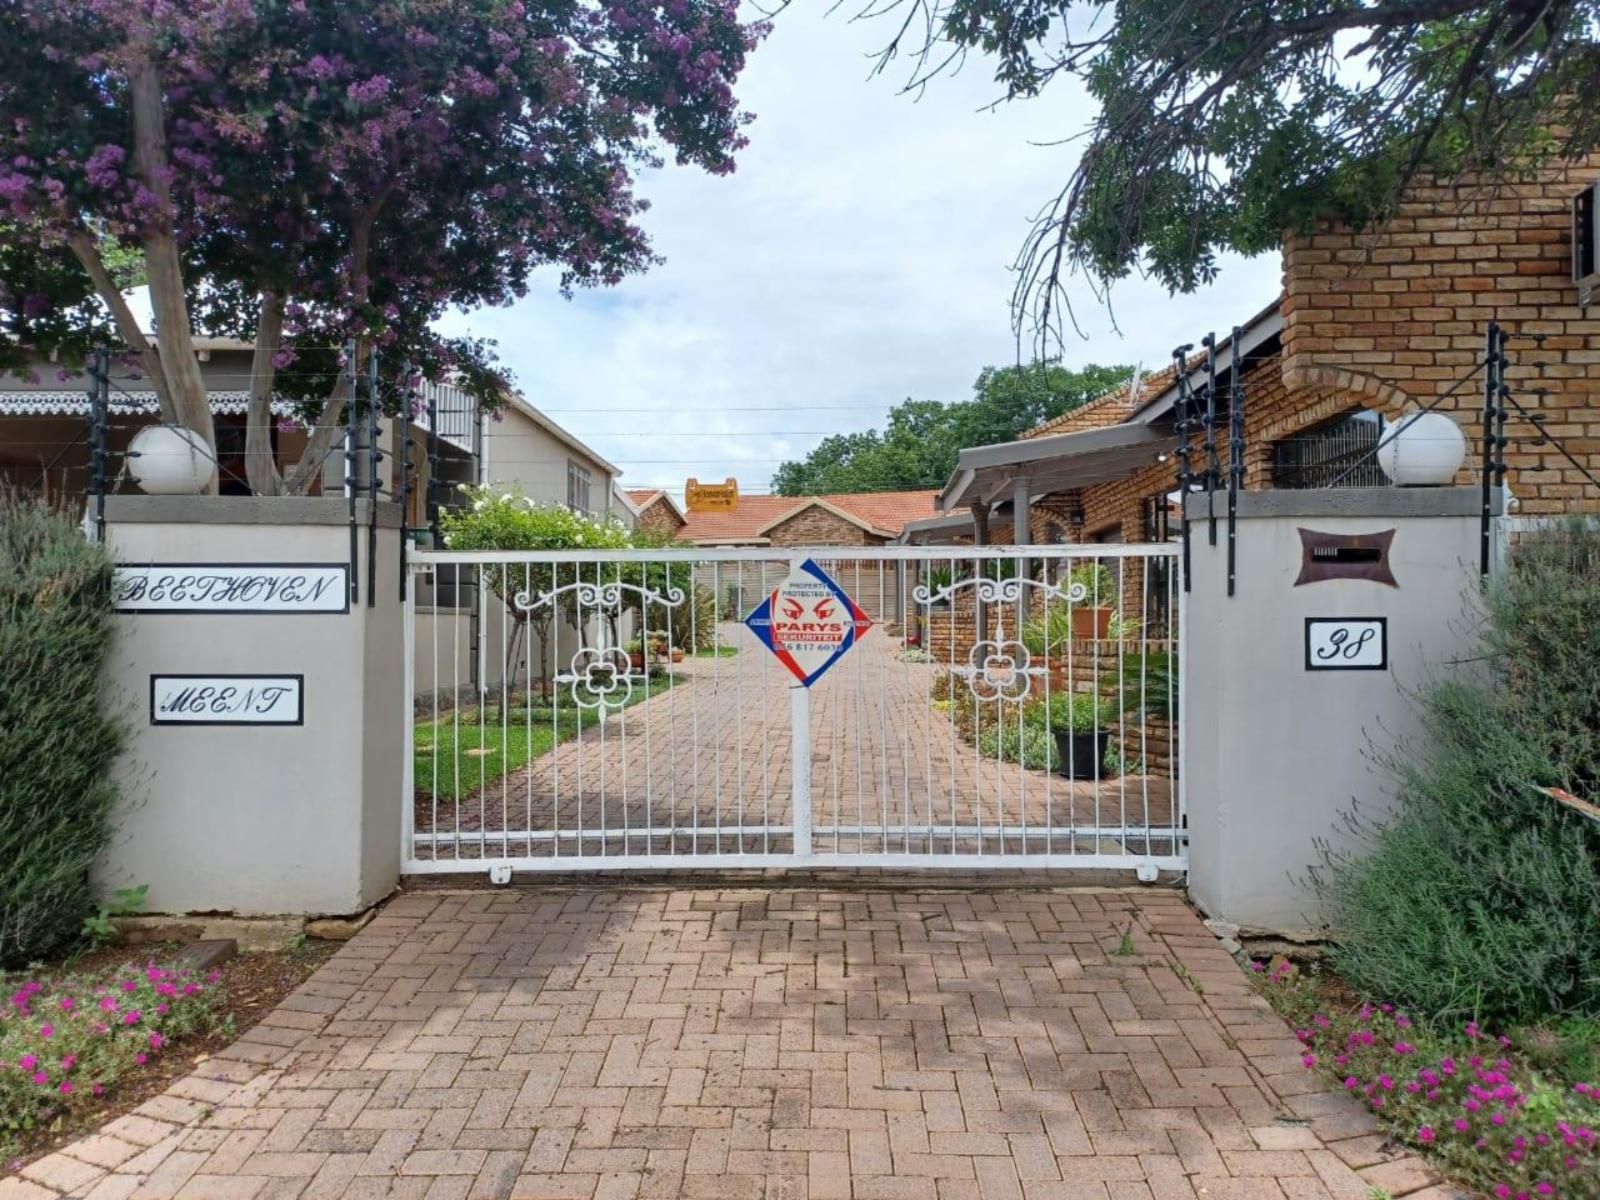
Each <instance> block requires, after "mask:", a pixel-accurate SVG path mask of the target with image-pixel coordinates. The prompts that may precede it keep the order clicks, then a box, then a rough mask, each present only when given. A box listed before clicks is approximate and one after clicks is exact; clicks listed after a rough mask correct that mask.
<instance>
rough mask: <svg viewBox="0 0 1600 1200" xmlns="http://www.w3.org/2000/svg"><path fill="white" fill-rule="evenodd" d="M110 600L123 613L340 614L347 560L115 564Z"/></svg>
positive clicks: (346, 597)
mask: <svg viewBox="0 0 1600 1200" xmlns="http://www.w3.org/2000/svg"><path fill="white" fill-rule="evenodd" d="M114 599H115V603H116V608H117V611H118V612H126V613H177V612H184V613H282V614H291V613H342V612H348V611H350V567H349V564H347V563H149V564H140V563H118V564H117V570H116V582H115V591H114Z"/></svg>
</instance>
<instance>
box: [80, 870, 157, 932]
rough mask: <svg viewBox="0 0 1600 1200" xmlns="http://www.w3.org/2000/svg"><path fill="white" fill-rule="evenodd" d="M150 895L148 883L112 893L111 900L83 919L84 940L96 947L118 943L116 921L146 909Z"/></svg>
mask: <svg viewBox="0 0 1600 1200" xmlns="http://www.w3.org/2000/svg"><path fill="white" fill-rule="evenodd" d="M149 894H150V885H149V884H148V883H141V884H140V885H139V886H138V887H125V888H118V889H117V890H116V891H114V892H112V893H111V899H110V900H109V901H108V902H107V903H105V904H102V905H101V906H100V908H99V909H98V911H96V912H93V913H91V914H90V915H89V916H87V917H85V918H84V919H83V937H84V940H85V941H87V942H88V943H89V944H90V945H91V946H95V947H99V946H104V945H106V944H107V943H109V942H114V941H116V940H117V925H116V919H117V918H118V917H127V916H131V915H133V914H134V913H136V912H138V911H139V910H140V909H141V908H143V907H144V902H145V898H146V897H147V896H148V895H149Z"/></svg>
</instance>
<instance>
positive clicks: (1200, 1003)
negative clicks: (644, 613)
mask: <svg viewBox="0 0 1600 1200" xmlns="http://www.w3.org/2000/svg"><path fill="white" fill-rule="evenodd" d="M1129 929H1131V933H1132V938H1133V942H1134V946H1135V949H1136V951H1137V953H1136V954H1135V955H1133V956H1126V957H1124V956H1118V955H1116V954H1114V953H1112V952H1113V951H1115V950H1116V949H1117V948H1118V943H1119V941H1120V939H1121V935H1122V932H1123V931H1124V930H1129ZM1433 1183H1434V1180H1433V1178H1432V1176H1430V1175H1429V1174H1428V1172H1427V1171H1426V1170H1425V1169H1424V1168H1423V1166H1422V1165H1421V1163H1420V1162H1419V1161H1418V1160H1416V1159H1415V1158H1411V1157H1404V1156H1394V1155H1389V1154H1386V1153H1385V1151H1384V1149H1383V1147H1382V1143H1381V1139H1380V1138H1379V1137H1378V1136H1377V1135H1376V1132H1375V1126H1374V1124H1373V1122H1372V1120H1371V1118H1370V1117H1369V1116H1368V1115H1367V1114H1366V1112H1365V1111H1364V1110H1363V1109H1362V1108H1361V1107H1360V1106H1359V1105H1358V1104H1357V1103H1356V1102H1355V1101H1353V1100H1352V1099H1351V1098H1349V1097H1347V1096H1344V1095H1338V1094H1330V1093H1327V1092H1325V1091H1322V1090H1319V1088H1318V1087H1317V1085H1316V1083H1315V1082H1314V1081H1313V1080H1312V1079H1311V1078H1310V1077H1309V1075H1308V1074H1307V1072H1306V1071H1305V1070H1304V1069H1303V1068H1302V1067H1301V1065H1300V1061H1299V1051H1298V1046H1297V1043H1296V1042H1295V1040H1294V1038H1293V1036H1292V1035H1291V1034H1290V1033H1289V1031H1288V1030H1286V1029H1285V1027H1284V1026H1283V1024H1282V1022H1281V1021H1280V1020H1279V1019H1278V1018H1277V1017H1276V1016H1275V1015H1274V1014H1273V1013H1272V1012H1271V1010H1270V1009H1268V1008H1267V1007H1266V1005H1265V1003H1264V1001H1262V1000H1261V999H1260V998H1258V997H1257V996H1255V995H1254V994H1253V993H1252V991H1251V989H1250V987H1249V984H1248V981H1247V980H1246V978H1245V977H1244V975H1243V974H1242V973H1241V971H1240V970H1239V968H1238V966H1237V965H1236V964H1235V963H1234V962H1233V961H1232V960H1231V959H1230V958H1229V956H1228V955H1227V954H1226V953H1225V952H1224V951H1223V950H1222V949H1220V948H1219V947H1218V945H1217V943H1216V941H1215V940H1214V939H1213V938H1212V937H1211V935H1210V934H1209V933H1208V932H1207V931H1206V929H1205V927H1204V926H1203V925H1201V923H1200V921H1199V919H1198V917H1196V915H1195V914H1194V913H1193V911H1192V910H1190V909H1189V908H1188V907H1187V906H1186V905H1185V904H1184V902H1183V900H1182V899H1181V897H1180V896H1179V895H1178V894H1176V893H1174V892H1167V891H1140V892H1132V891H1115V890H1106V891H1065V890H1061V891H1055V890H1047V889H1033V890H1017V891H1004V892H995V891H983V892H956V891H940V892H928V893H919V892H914V891H900V892H896V891H877V892H854V893H853V892H828V891H818V890H814V889H812V890H801V889H792V888H776V889H755V888H751V889H728V890H702V891H695V890H689V889H681V890H671V891H668V890H647V889H636V890H621V889H606V888H600V887H584V888H575V889H564V890H552V889H544V890H538V891H535V890H529V891H510V892H467V893H454V892H449V893H440V892H431V893H430V892H423V893H417V894H411V895H406V896H402V897H400V898H399V899H397V900H395V901H394V902H393V903H391V904H390V905H389V906H388V907H387V908H386V909H385V910H384V912H383V913H382V914H381V915H380V916H379V917H378V918H377V919H376V920H375V921H374V922H372V924H370V925H369V926H368V927H367V928H366V929H365V930H364V931H363V932H362V933H361V934H360V935H359V936H357V937H356V938H355V940H354V941H352V942H350V943H349V944H348V945H347V946H345V947H344V948H343V949H342V950H341V951H340V953H339V954H338V955H337V956H335V957H334V958H333V959H332V960H331V961H330V962H329V963H328V964H327V965H325V966H324V967H322V968H321V969H320V970H319V971H318V972H317V973H316V975H315V976H314V977H313V978H312V979H311V980H310V981H309V982H308V983H307V984H306V985H305V986H303V987H302V988H301V989H300V990H299V991H297V992H296V993H294V994H293V995H292V996H291V997H289V998H288V999H287V1000H286V1001H285V1002H284V1004H283V1005H282V1006H281V1007H280V1008H279V1009H278V1010H277V1011H275V1012H274V1013H272V1014H270V1015H269V1016H268V1017H267V1018H266V1019H265V1020H264V1021H263V1022H262V1024H261V1025H260V1026H258V1027H257V1028H255V1029H253V1030H251V1031H250V1032H249V1033H247V1034H246V1035H245V1036H244V1037H242V1038H241V1039H240V1040H239V1041H238V1042H237V1043H236V1044H235V1045H234V1046H232V1047H231V1048H230V1049H228V1050H227V1051H224V1052H222V1053H220V1054H218V1055H217V1056H215V1057H214V1058H212V1059H210V1060H208V1061H206V1062H204V1063H203V1064H201V1065H200V1066H199V1067H198V1068H197V1069H196V1071H195V1074H194V1075H193V1076H191V1077H190V1078H188V1079H186V1080H184V1081H182V1082H181V1083H179V1084H177V1085H175V1086H174V1087H173V1089H172V1090H171V1091H170V1092H169V1093H168V1094H166V1095H164V1096H162V1097H159V1098H157V1099H155V1100H152V1101H150V1102H148V1103H146V1104H144V1105H141V1106H140V1108H139V1109H138V1110H136V1112H135V1113H134V1114H133V1115H131V1116H127V1117H123V1118H121V1119H119V1120H115V1121H112V1122H111V1123H110V1124H108V1125H107V1126H106V1127H105V1129H104V1130H103V1131H102V1132H101V1133H100V1134H99V1135H97V1136H94V1137H90V1138H87V1139H84V1140H81V1141H79V1142H77V1143H75V1144H73V1145H71V1146H69V1147H68V1148H67V1149H66V1150H65V1151H63V1152H61V1153H57V1154H53V1155H51V1156H49V1157H48V1158H44V1159H40V1160H39V1161H37V1162H35V1163H32V1164H30V1165H29V1166H28V1167H26V1168H25V1169H24V1170H23V1172H22V1177H21V1178H13V1179H8V1180H5V1181H0V1200H50V1197H52V1196H54V1195H57V1194H62V1193H66V1194H70V1195H72V1196H87V1197H89V1198H90V1200H165V1198H167V1197H178V1198H179V1200H258V1198H264V1200H326V1198H330V1197H344V1196H348V1197H363V1198H369V1200H375V1198H377V1197H389V1196H395V1197H415V1198H418V1200H424V1198H425V1200H474V1198H478V1197H484V1198H489V1197H508V1196H509V1197H525V1198H528V1200H535V1198H545V1197H576V1198H579V1200H590V1198H592V1197H593V1198H601V1197H603V1198H605V1200H631V1198H634V1197H661V1198H663V1200H675V1198H677V1197H706V1198H730V1200H742V1198H750V1200H757V1198H769V1197H770V1198H773V1200H778V1198H783V1200H806V1198H807V1197H809V1198H810V1200H902V1198H903V1200H1191V1198H1198V1197H1209V1198H1211V1200H1228V1198H1233V1197H1238V1198H1246V1197H1248V1198H1258V1197H1259V1198H1264V1200H1322V1198H1325V1197H1329V1196H1333V1197H1341V1198H1343V1197H1348V1198H1351V1200H1367V1197H1368V1196H1369V1193H1370V1191H1371V1189H1372V1188H1374V1187H1382V1188H1385V1189H1387V1190H1388V1191H1390V1192H1391V1193H1393V1194H1395V1195H1405V1194H1408V1193H1415V1194H1417V1195H1418V1196H1419V1197H1422V1196H1427V1197H1429V1198H1430V1200H1440V1198H1442V1197H1444V1196H1446V1195H1447V1194H1448V1193H1447V1192H1446V1190H1445V1189H1443V1188H1439V1187H1433V1186H1430V1185H1432V1184H1433Z"/></svg>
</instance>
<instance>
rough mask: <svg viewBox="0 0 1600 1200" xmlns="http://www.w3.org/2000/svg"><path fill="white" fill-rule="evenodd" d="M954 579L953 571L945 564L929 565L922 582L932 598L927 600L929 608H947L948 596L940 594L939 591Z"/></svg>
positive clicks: (948, 603) (948, 605) (948, 604)
mask: <svg viewBox="0 0 1600 1200" xmlns="http://www.w3.org/2000/svg"><path fill="white" fill-rule="evenodd" d="M955 581H956V576H955V572H954V571H952V570H951V569H950V568H949V567H947V566H937V567H929V568H928V571H927V574H926V575H925V576H924V583H925V586H926V587H927V589H928V595H930V596H932V597H933V599H932V600H931V601H930V602H929V607H930V608H949V607H950V597H949V596H941V595H940V594H939V593H940V592H942V591H943V590H944V589H945V588H947V587H949V586H950V585H951V584H952V583H954V582H955Z"/></svg>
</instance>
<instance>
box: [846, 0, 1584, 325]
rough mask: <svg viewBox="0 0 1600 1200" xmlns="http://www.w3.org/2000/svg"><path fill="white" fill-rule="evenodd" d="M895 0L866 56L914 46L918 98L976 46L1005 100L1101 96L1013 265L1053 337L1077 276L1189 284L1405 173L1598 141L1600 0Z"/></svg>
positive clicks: (1521, 162) (1378, 198) (1523, 161)
mask: <svg viewBox="0 0 1600 1200" xmlns="http://www.w3.org/2000/svg"><path fill="white" fill-rule="evenodd" d="M908 7H909V0H898V2H890V3H886V4H874V5H870V6H863V8H862V11H863V13H864V14H870V15H878V14H884V13H887V14H889V21H890V22H891V23H892V28H894V29H897V30H898V31H899V32H898V34H897V35H895V40H894V42H893V44H891V45H890V46H889V47H886V52H885V55H884V56H883V57H882V58H881V59H880V63H882V64H887V63H888V62H890V61H893V60H894V59H895V58H896V57H897V55H898V54H902V53H909V54H910V56H911V58H912V60H913V62H914V63H915V66H914V67H913V73H914V74H915V75H916V77H917V80H918V82H919V84H920V83H925V82H926V80H927V78H928V76H930V75H933V74H937V73H938V72H939V71H940V70H942V69H944V68H945V67H946V66H949V65H951V64H955V63H959V62H962V61H963V60H964V57H965V56H964V54H963V53H962V52H963V51H966V50H974V51H980V52H982V53H983V54H984V55H985V57H986V60H988V61H993V62H994V63H995V73H996V77H997V81H998V83H999V85H1000V87H1001V88H1002V89H1003V92H1004V94H1005V95H1006V97H1007V98H1009V99H1017V100H1020V99H1031V98H1033V97H1036V96H1038V95H1039V94H1040V92H1041V91H1043V90H1044V89H1046V88H1048V87H1049V86H1050V84H1051V83H1053V82H1058V83H1059V86H1060V87H1062V88H1065V89H1067V90H1068V91H1069V92H1071V91H1074V90H1076V89H1080V88H1081V89H1085V90H1087V92H1088V93H1089V95H1090V96H1091V97H1092V98H1093V100H1094V101H1096V102H1097V103H1098V111H1097V113H1096V115H1095V117H1094V119H1093V121H1092V122H1091V124H1090V127H1089V129H1088V131H1087V137H1085V138H1084V139H1083V151H1082V154H1081V155H1079V156H1078V157H1077V159H1076V165H1075V167H1074V168H1073V173H1072V175H1071V177H1070V178H1069V179H1067V180H1064V181H1063V182H1062V185H1061V187H1060V188H1059V189H1056V190H1058V197H1057V199H1056V200H1055V201H1054V202H1053V203H1052V204H1051V206H1050V208H1049V209H1048V211H1047V212H1046V213H1045V214H1044V216H1043V217H1042V218H1041V219H1040V220H1038V221H1036V222H1035V223H1034V225H1033V227H1032V230H1031V232H1030V234H1029V235H1028V240H1027V243H1026V245H1025V246H1024V248H1023V250H1022V252H1021V254H1020V255H1019V263H1020V270H1021V272H1022V274H1023V278H1022V279H1021V280H1020V281H1019V284H1018V287H1017V315H1018V317H1019V318H1021V317H1024V316H1025V317H1028V318H1032V319H1034V320H1036V321H1037V322H1038V323H1039V324H1041V325H1043V326H1045V327H1046V330H1047V332H1048V333H1049V334H1052V335H1054V336H1053V337H1052V338H1049V339H1047V340H1050V341H1053V340H1056V339H1058V338H1059V335H1060V333H1061V329H1060V325H1061V322H1062V319H1063V317H1064V316H1065V313H1064V311H1063V306H1064V305H1065V304H1066V303H1067V298H1066V294H1065V288H1064V285H1063V281H1064V279H1065V277H1066V276H1067V275H1069V274H1071V273H1072V272H1074V271H1083V272H1086V273H1087V274H1088V275H1089V277H1090V281H1091V287H1092V288H1093V289H1094V290H1095V291H1096V292H1099V291H1101V288H1102V286H1103V285H1104V284H1106V283H1108V282H1109V281H1111V280H1116V279H1120V278H1123V277H1126V276H1127V275H1129V274H1131V273H1135V272H1141V273H1149V274H1153V275H1154V276H1155V278H1156V279H1158V280H1160V281H1161V282H1162V283H1164V284H1165V285H1166V286H1167V287H1168V288H1170V289H1172V290H1174V291H1192V290H1193V289H1195V288H1196V287H1198V286H1199V285H1201V284H1203V283H1206V282H1208V281H1210V280H1211V279H1212V278H1214V277H1215V275H1216V271H1217V258H1218V255H1219V254H1220V253H1221V252H1222V251H1224V250H1232V251H1237V252H1239V253H1242V254H1256V253H1261V252H1263V251H1270V250H1274V249H1276V248H1277V246H1278V244H1279V242H1280V239H1281V238H1282V235H1283V231H1284V230H1286V229H1291V230H1304V229H1307V228H1309V227H1310V226H1311V225H1312V223H1313V222H1314V221H1316V220H1317V219H1319V218H1324V217H1337V218H1344V219H1346V220H1348V221H1351V222H1353V223H1355V224H1357V225H1361V224H1365V223H1367V222H1369V221H1371V220H1374V219H1378V218H1381V217H1382V216H1383V215H1384V214H1385V213H1386V212H1387V211H1388V210H1389V209H1390V208H1391V206H1392V205H1393V204H1394V202H1395V200H1396V199H1397V198H1398V195H1399V193H1400V191H1401V190H1402V188H1403V187H1404V186H1405V184H1406V183H1407V182H1408V181H1409V180H1410V179H1411V178H1412V177H1413V176H1414V175H1415V174H1416V173H1417V172H1418V171H1432V172H1436V173H1439V174H1441V175H1443V176H1444V177H1446V178H1453V177H1455V176H1456V175H1457V174H1458V173H1467V174H1472V173H1479V172H1481V173H1483V174H1485V175H1487V176H1488V177H1489V178H1490V179H1491V180H1496V181H1501V182H1503V181H1507V180H1511V181H1515V180H1517V179H1519V178H1522V177H1525V175H1526V173H1527V172H1528V171H1529V170H1530V169H1532V168H1534V167H1536V166H1538V165H1540V164H1541V163H1544V162H1554V161H1571V160H1576V159H1581V158H1582V157H1583V156H1584V155H1585V154H1587V153H1588V152H1589V151H1591V150H1592V149H1593V148H1594V147H1595V146H1596V145H1597V144H1600V91H1597V89H1596V88H1595V87H1594V86H1593V78H1594V62H1595V58H1596V54H1597V52H1600V36H1597V32H1596V31H1597V29H1600V4H1597V3H1596V0H1556V2H1554V3H1551V4H1542V5H1527V4H1522V3H1512V2H1509V0H1460V2H1450V3H1437V4H1404V3H1400V2H1398V0H1377V2H1374V3H1364V4H1352V3H1346V4H1309V5H1308V4H1292V5H1285V4H1239V3H1235V2H1234V0H1121V2H1119V3H1118V4H1116V5H1113V6H1105V5H1102V4H1100V3H1082V4H1079V3H1074V2H1073V0H930V2H929V3H928V4H927V5H926V6H925V10H924V11H922V12H920V13H919V14H918V16H917V18H916V19H915V20H904V18H903V16H902V12H901V10H904V9H907V8H908ZM922 29H926V30H928V31H930V32H929V36H927V37H926V38H925V39H919V38H917V34H916V33H915V32H914V31H916V30H922ZM1079 134H1080V131H1079V130H1075V129H1063V130H1062V131H1061V136H1062V137H1063V138H1066V137H1071V136H1074V135H1079Z"/></svg>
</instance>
